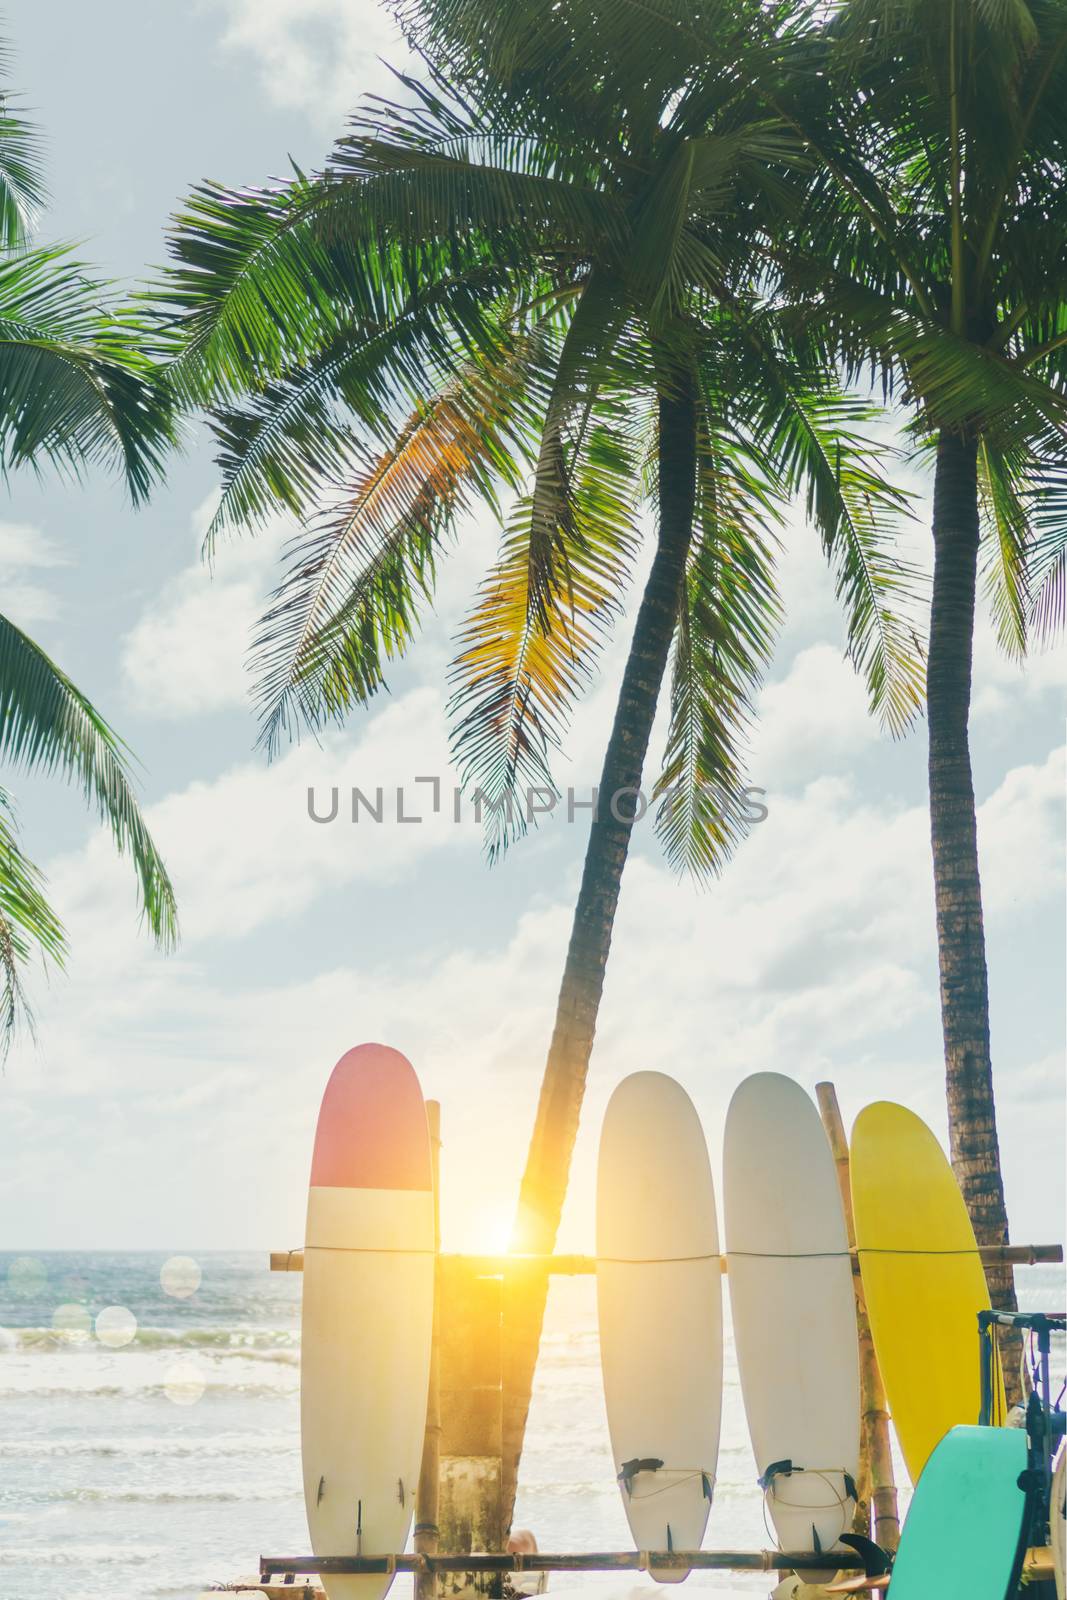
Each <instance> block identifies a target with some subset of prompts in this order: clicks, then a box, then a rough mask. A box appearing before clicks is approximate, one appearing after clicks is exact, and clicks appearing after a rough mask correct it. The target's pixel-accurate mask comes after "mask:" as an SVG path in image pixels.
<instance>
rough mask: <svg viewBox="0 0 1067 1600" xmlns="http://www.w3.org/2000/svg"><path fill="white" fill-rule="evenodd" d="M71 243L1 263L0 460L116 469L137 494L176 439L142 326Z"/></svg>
mask: <svg viewBox="0 0 1067 1600" xmlns="http://www.w3.org/2000/svg"><path fill="white" fill-rule="evenodd" d="M110 300H111V295H110V291H109V289H108V287H107V285H105V284H102V283H101V282H99V281H97V280H96V279H93V278H92V277H90V276H89V275H88V274H87V273H86V271H85V269H84V268H83V267H81V266H80V264H79V263H78V262H77V261H76V260H74V258H73V257H72V256H71V254H70V252H69V251H68V250H67V249H65V248H51V249H39V250H24V251H21V252H19V253H18V254H17V255H12V256H9V257H8V258H7V259H6V260H3V261H0V459H2V461H3V463H4V465H5V466H7V467H14V466H19V465H23V464H25V463H32V464H33V465H35V466H36V465H39V464H40V462H41V461H42V460H49V461H51V462H52V463H53V464H55V465H58V466H59V467H60V468H62V469H65V470H67V471H70V472H74V473H80V472H81V471H82V470H83V469H84V467H85V465H86V464H87V463H91V462H101V463H103V464H104V465H107V466H112V465H117V466H118V468H119V469H120V470H121V471H122V473H123V475H124V477H125V480H126V483H127V485H128V487H129V490H130V493H131V495H132V496H133V498H134V500H135V501H136V500H141V499H143V498H144V496H145V495H146V494H147V493H148V491H149V489H150V487H151V485H152V483H153V481H154V480H155V479H156V478H157V477H158V476H159V475H160V473H161V471H162V467H163V459H164V455H165V452H166V450H167V449H168V448H169V446H170V445H171V443H172V442H173V437H174V435H173V424H172V419H171V414H170V408H169V405H168V403H167V401H166V398H165V396H164V395H163V393H162V391H161V389H160V386H159V383H158V378H157V373H156V369H155V368H154V366H153V363H152V361H151V359H150V357H149V355H148V354H146V352H145V345H146V342H147V335H146V329H145V327H144V326H143V324H142V323H140V322H139V321H137V320H136V319H134V318H132V317H129V316H125V315H119V314H118V313H117V312H116V311H114V310H113V309H111V308H110V305H109V302H110Z"/></svg>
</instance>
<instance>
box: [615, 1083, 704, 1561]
mask: <svg viewBox="0 0 1067 1600" xmlns="http://www.w3.org/2000/svg"><path fill="white" fill-rule="evenodd" d="M596 1248H597V1270H596V1280H597V1310H598V1315H599V1323H600V1357H601V1367H602V1371H603V1378H604V1401H605V1406H606V1409H607V1416H608V1429H609V1432H610V1434H611V1447H612V1452H613V1455H614V1459H615V1471H616V1474H617V1476H618V1481H619V1487H620V1490H621V1493H622V1501H623V1507H624V1510H625V1512H626V1517H627V1520H628V1522H629V1524H630V1531H631V1533H632V1534H633V1537H634V1542H635V1544H636V1546H637V1548H638V1549H639V1550H657V1551H662V1550H698V1549H699V1548H700V1544H701V1540H702V1539H703V1537H704V1529H705V1527H706V1525H707V1520H708V1512H709V1510H710V1509H711V1497H712V1491H713V1488H714V1484H715V1469H716V1465H717V1462H718V1456H719V1425H720V1419H721V1411H722V1269H721V1266H720V1262H719V1230H718V1222H717V1219H716V1212H715V1190H714V1187H713V1185H712V1179H711V1164H710V1162H709V1161H708V1148H707V1144H706V1143H705V1140H704V1132H703V1129H702V1128H701V1126H700V1119H699V1118H698V1116H697V1114H696V1110H695V1109H694V1106H693V1103H692V1101H691V1100H690V1099H689V1096H688V1095H687V1094H686V1092H685V1090H684V1089H683V1088H682V1086H681V1084H679V1083H676V1082H675V1081H674V1079H673V1078H668V1077H666V1076H665V1075H664V1074H663V1073H661V1072H635V1073H634V1074H633V1075H632V1076H631V1077H629V1078H625V1079H623V1081H622V1083H620V1084H619V1086H618V1087H617V1088H616V1090H615V1092H614V1094H613V1095H612V1097H611V1099H610V1101H609V1102H608V1108H607V1112H606V1114H605V1116H604V1126H603V1129H602V1132H601V1135H600V1154H599V1158H598V1164H597V1205H596ZM688 1571H689V1569H688V1568H685V1567H682V1568H678V1569H677V1570H674V1569H671V1570H670V1571H660V1570H659V1569H658V1568H657V1570H656V1574H655V1576H656V1581H657V1582H660V1583H677V1582H680V1580H681V1579H682V1578H684V1577H686V1575H687V1573H688Z"/></svg>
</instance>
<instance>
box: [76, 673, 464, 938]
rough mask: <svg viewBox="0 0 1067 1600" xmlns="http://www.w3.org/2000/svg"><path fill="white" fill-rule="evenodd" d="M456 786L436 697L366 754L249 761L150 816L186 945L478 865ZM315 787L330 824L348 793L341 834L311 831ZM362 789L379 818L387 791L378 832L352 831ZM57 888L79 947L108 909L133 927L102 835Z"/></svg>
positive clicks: (365, 825) (391, 714) (361, 741)
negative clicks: (350, 887) (445, 862)
mask: <svg viewBox="0 0 1067 1600" xmlns="http://www.w3.org/2000/svg"><path fill="white" fill-rule="evenodd" d="M421 773H426V774H434V775H439V776H440V777H441V780H442V791H441V793H442V801H441V809H440V810H439V811H438V812H437V813H436V814H435V813H434V810H433V794H432V790H431V789H430V787H429V786H426V785H422V786H420V785H416V784H415V783H414V779H415V778H416V777H417V776H418V775H419V774H421ZM453 781H454V779H453V777H452V775H451V769H450V768H449V765H448V750H447V744H446V740H445V724H444V714H443V709H442V705H441V700H440V696H439V695H438V694H437V693H436V692H435V691H434V690H432V689H429V688H426V689H417V690H412V691H411V692H410V693H409V694H407V695H404V696H403V697H401V698H399V699H397V700H393V701H385V702H384V703H383V705H382V708H381V709H380V710H378V711H377V712H375V713H374V714H373V715H371V716H369V717H368V718H367V719H366V720H365V722H364V723H363V724H362V726H361V730H360V736H359V738H358V740H357V741H355V742H353V741H352V740H350V739H347V738H345V737H344V736H337V735H333V736H330V737H329V738H327V739H326V740H324V742H323V743H322V744H321V745H316V744H313V743H309V742H306V743H304V744H301V745H297V746H295V747H293V748H292V749H291V750H289V751H288V752H287V753H286V754H285V755H284V756H282V757H281V758H280V759H279V760H278V761H276V762H275V763H274V764H273V765H270V766H268V764H267V762H266V760H265V759H264V758H262V757H259V756H251V757H249V759H248V760H247V761H245V762H242V763H241V764H240V765H238V766H235V767H232V768H230V769H229V771H227V772H225V773H223V774H222V775H221V776H220V777H218V778H216V779H214V780H212V781H210V782H208V781H203V780H200V781H196V782H193V783H191V784H189V785H188V787H187V788H185V789H183V790H180V791H178V792H177V793H174V794H171V795H169V796H167V798H166V799H164V800H161V801H159V802H158V803H157V804H155V805H154V806H152V807H150V809H149V811H148V822H149V825H150V827H151V829H152V834H153V837H154V838H155V840H156V843H157V845H158V846H159V849H160V850H161V852H162V854H163V856H164V859H165V860H166V862H167V867H168V870H169V871H170V873H171V876H172V878H173V880H174V884H175V889H176V891H177V894H178V899H179V905H180V911H181V918H182V926H183V930H184V938H185V942H186V943H187V945H188V946H189V947H190V948H195V947H196V946H197V945H198V944H199V943H200V942H201V941H203V940H207V939H226V940H239V939H240V938H242V937H243V936H244V935H245V934H247V933H249V932H251V931H252V930H253V929H255V928H257V927H260V926H262V925H263V924H264V923H265V922H268V921H274V922H276V923H284V922H285V921H286V920H287V919H291V918H295V917H297V916H299V915H300V913H302V912H303V911H304V910H306V908H307V907H308V906H309V905H310V904H311V903H312V901H313V900H314V899H315V898H316V896H318V895H320V894H322V893H324V892H325V891H326V890H328V889H331V888H333V887H335V886H337V885H340V884H344V883H349V882H354V881H356V880H358V879H361V878H362V879H367V880H373V881H377V882H381V881H388V880H389V879H390V878H393V877H396V876H398V875H401V874H403V873H405V872H409V871H411V870H413V869H414V868H415V866H416V864H417V862H418V861H419V860H420V859H421V858H422V856H423V855H424V854H426V853H427V852H428V851H431V850H434V849H442V848H456V847H462V846H466V848H468V849H469V850H470V851H471V853H472V854H474V855H476V852H477V848H478V843H479V835H478V832H477V829H476V828H475V827H474V825H473V822H471V823H469V824H467V825H463V824H461V825H458V826H457V825H456V824H455V823H454V821H453V818H452V813H451V810H450V807H451V803H452V802H451V786H452V783H453ZM309 787H311V788H313V789H314V794H315V811H316V814H317V815H318V816H328V815H329V814H330V811H331V809H332V805H331V797H332V791H333V789H334V788H336V789H337V791H338V794H337V816H336V819H335V820H334V821H332V822H330V823H322V822H315V821H313V820H312V819H311V817H310V816H309V813H308V789H309ZM400 787H403V789H404V795H405V798H404V801H403V810H404V814H405V816H406V817H409V818H410V817H414V816H422V817H423V818H424V820H423V821H421V822H410V823H403V822H399V821H397V820H395V819H396V817H397V815H398V800H397V790H398V788H400ZM353 788H358V789H360V790H361V791H362V792H363V794H364V795H365V796H367V798H368V799H369V800H370V801H371V802H372V803H373V804H375V806H376V807H377V804H378V802H377V797H376V793H375V791H376V790H377V789H379V788H381V790H382V795H381V810H382V813H383V820H382V821H381V822H380V823H379V822H375V821H372V820H371V819H370V817H369V814H368V812H367V811H366V810H365V809H363V810H361V812H360V820H359V821H358V822H356V823H353V822H352V821H351V812H352V802H351V793H352V790H353ZM50 879H51V881H52V885H53V889H54V894H55V898H56V901H57V904H60V905H62V906H63V907H64V911H65V914H68V908H69V918H70V921H71V929H72V939H73V940H74V942H75V944H76V946H78V947H79V948H80V947H81V946H82V945H83V944H88V945H89V947H90V948H92V947H93V946H94V944H95V941H94V940H93V939H92V936H91V934H90V932H89V929H88V928H87V929H86V930H85V932H84V933H83V934H81V935H79V934H78V932H77V925H76V922H75V919H76V918H78V917H79V915H81V914H84V915H85V916H86V917H87V918H88V919H89V923H90V925H91V924H92V923H93V922H96V921H98V920H99V919H100V918H101V915H102V913H101V908H102V907H104V906H106V907H107V908H108V912H107V915H108V916H114V917H117V918H118V917H122V916H123V915H124V914H126V913H125V912H124V911H123V909H122V908H124V907H126V906H127V905H128V902H129V897H130V892H131V890H130V871H129V866H128V864H127V863H126V862H121V861H118V860H116V858H115V855H114V850H113V847H112V845H111V841H110V839H109V837H108V836H107V835H106V834H105V833H103V832H100V833H98V834H97V835H96V836H95V837H94V838H93V839H92V841H91V842H90V844H89V845H88V847H87V849H86V850H85V851H84V852H83V853H80V854H79V855H77V856H74V857H68V858H66V859H65V860H63V861H61V862H58V863H56V864H55V865H54V866H53V867H52V869H51V871H50ZM103 959H104V961H105V962H106V960H107V956H106V955H105V956H104V957H103Z"/></svg>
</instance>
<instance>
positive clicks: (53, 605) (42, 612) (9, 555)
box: [0, 522, 67, 628]
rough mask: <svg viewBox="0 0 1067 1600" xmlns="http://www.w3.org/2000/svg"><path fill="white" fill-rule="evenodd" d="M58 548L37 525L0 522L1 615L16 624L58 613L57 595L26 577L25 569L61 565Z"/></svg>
mask: <svg viewBox="0 0 1067 1600" xmlns="http://www.w3.org/2000/svg"><path fill="white" fill-rule="evenodd" d="M66 565H67V561H66V558H65V556H64V555H63V553H62V551H60V550H59V549H58V548H57V546H56V545H55V543H54V542H53V541H52V540H51V539H49V538H48V536H47V535H46V534H44V533H42V532H41V530H40V529H39V528H35V527H31V526H30V524H28V523H25V522H0V588H2V590H3V608H4V615H5V616H6V617H8V618H10V620H11V621H12V622H14V623H15V624H16V625H17V626H18V627H20V628H32V626H33V625H34V624H35V623H38V622H51V621H52V620H53V619H54V618H55V617H57V616H58V615H59V611H60V604H59V600H58V598H57V596H56V595H55V594H54V593H53V592H52V591H51V590H50V589H48V588H47V587H45V586H44V585H43V584H41V583H35V582H33V581H32V580H27V579H26V578H25V577H24V576H23V574H24V573H25V572H26V571H27V570H28V571H31V572H39V571H44V570H48V569H51V568H55V567H64V566H66Z"/></svg>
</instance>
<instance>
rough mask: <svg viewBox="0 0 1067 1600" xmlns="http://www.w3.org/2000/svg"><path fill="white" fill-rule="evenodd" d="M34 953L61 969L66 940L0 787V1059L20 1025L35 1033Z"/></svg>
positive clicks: (11, 809) (8, 797) (9, 800)
mask: <svg viewBox="0 0 1067 1600" xmlns="http://www.w3.org/2000/svg"><path fill="white" fill-rule="evenodd" d="M35 952H37V953H39V954H40V955H41V957H42V958H43V960H45V961H46V962H47V961H52V962H54V963H55V964H56V966H59V967H62V965H63V963H64V961H65V959H66V954H67V943H66V936H65V935H64V932H63V926H62V924H61V922H60V921H59V918H58V917H57V916H56V914H55V912H54V911H53V910H52V907H51V906H50V905H49V903H48V901H47V899H46V898H45V894H44V875H43V874H42V872H41V870H40V868H39V867H37V866H35V865H34V863H33V862H32V861H30V860H29V858H28V857H27V856H26V855H24V854H23V852H22V850H21V848H20V846H19V842H18V828H17V824H16V818H15V809H14V806H13V805H12V802H11V796H10V795H9V794H8V793H7V790H6V789H0V975H2V979H3V987H2V989H0V1060H3V1058H4V1057H5V1056H6V1055H7V1052H8V1050H9V1049H10V1047H11V1045H12V1043H13V1041H14V1039H15V1037H16V1035H17V1032H18V1029H19V1027H20V1026H23V1027H25V1028H26V1029H27V1030H28V1031H29V1033H30V1034H31V1036H32V1034H33V1013H32V1011H31V1009H30V1006H29V1002H28V1001H27V998H26V994H25V991H24V989H23V985H22V972H23V968H24V967H25V966H26V965H27V963H28V962H29V961H30V960H31V958H32V957H33V955H34V953H35Z"/></svg>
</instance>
